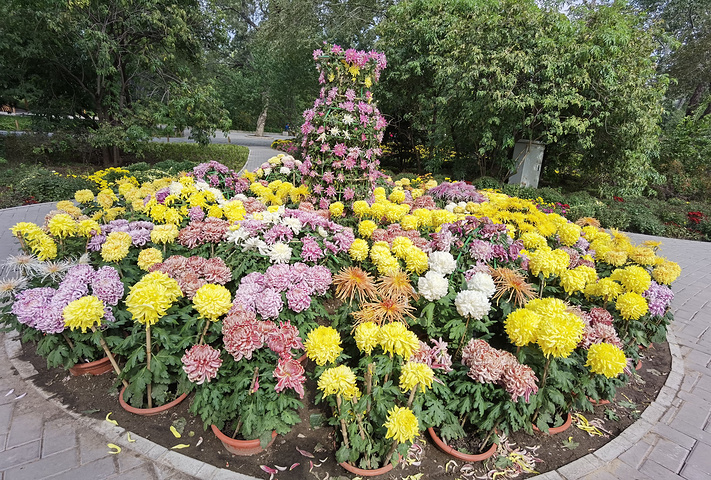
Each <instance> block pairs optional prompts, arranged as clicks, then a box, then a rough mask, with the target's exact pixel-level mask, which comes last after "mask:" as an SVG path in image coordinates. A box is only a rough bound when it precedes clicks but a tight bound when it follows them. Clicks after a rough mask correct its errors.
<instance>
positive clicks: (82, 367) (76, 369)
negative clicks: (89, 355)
mask: <svg viewBox="0 0 711 480" xmlns="http://www.w3.org/2000/svg"><path fill="white" fill-rule="evenodd" d="M106 365H108V367H106V369H105V370H103V371H101V372H100V373H94V372H90V371H89V370H91V369H94V368H98V367H102V366H106ZM113 368H114V367H113V365H111V360H109V357H102V358H100V359H98V360H94V361H93V362H86V363H75V364H74V366H72V367H69V373H71V374H72V375H74V376H75V377H79V376H81V375H101V374H102V373H106V372H110V371H111V370H113Z"/></svg>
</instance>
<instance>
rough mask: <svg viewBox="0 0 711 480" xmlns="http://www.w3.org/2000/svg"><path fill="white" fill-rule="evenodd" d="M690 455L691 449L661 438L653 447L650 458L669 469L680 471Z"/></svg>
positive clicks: (675, 471)
mask: <svg viewBox="0 0 711 480" xmlns="http://www.w3.org/2000/svg"><path fill="white" fill-rule="evenodd" d="M688 456H689V450H687V449H685V448H683V447H681V446H679V445H677V444H676V443H674V442H672V441H669V440H667V439H665V438H661V439H659V441H658V442H657V444H656V445H655V446H654V448H653V449H652V453H651V454H650V458H652V459H654V461H655V462H657V463H658V464H659V465H661V466H663V467H665V468H667V469H668V470H670V471H672V472H674V473H679V471H681V467H682V465H683V464H684V461H686V457H688Z"/></svg>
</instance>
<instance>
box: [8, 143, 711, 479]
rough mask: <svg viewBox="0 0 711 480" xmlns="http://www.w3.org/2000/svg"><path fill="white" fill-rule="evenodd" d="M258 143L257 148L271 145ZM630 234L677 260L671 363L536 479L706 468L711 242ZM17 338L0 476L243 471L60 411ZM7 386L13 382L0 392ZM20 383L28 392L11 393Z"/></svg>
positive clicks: (12, 219)
mask: <svg viewBox="0 0 711 480" xmlns="http://www.w3.org/2000/svg"><path fill="white" fill-rule="evenodd" d="M252 148H254V147H252ZM256 148H259V147H256ZM263 148H264V150H263V151H262V152H261V155H269V156H271V155H272V154H273V151H271V152H270V151H268V150H269V149H268V147H263ZM266 158H269V157H268V156H267V157H265V158H264V159H259V160H258V162H260V163H261V162H262V161H264V160H266ZM51 209H52V204H41V205H32V206H28V207H18V208H12V209H6V210H0V258H5V257H6V256H7V255H8V254H10V253H12V252H14V251H15V249H16V248H17V243H16V240H15V239H14V238H13V237H12V236H11V235H10V233H9V231H8V229H9V228H10V227H11V226H12V225H14V224H15V223H16V222H18V221H33V222H36V223H42V219H43V218H44V215H45V214H46V213H47V212H48V211H49V210H51ZM630 236H631V237H632V239H633V240H634V241H635V242H637V243H641V242H642V241H644V240H660V241H662V246H661V254H662V255H664V256H666V257H667V258H669V259H671V260H674V261H676V262H678V263H679V264H680V265H681V267H682V269H683V272H682V276H681V277H680V278H679V280H677V282H676V283H675V284H674V292H675V298H674V302H673V303H672V310H673V311H674V313H675V321H674V323H673V324H672V326H671V328H670V333H669V343H670V348H671V352H672V371H671V373H670V375H669V377H668V379H667V382H666V384H665V386H664V387H663V388H662V390H661V392H660V394H659V396H658V397H657V399H656V401H655V402H654V403H653V404H652V405H651V406H650V407H649V408H647V410H645V411H644V413H643V414H642V416H641V418H640V419H639V420H638V421H637V422H635V423H634V424H633V425H631V426H630V427H629V428H628V429H627V430H625V431H624V432H623V433H622V434H621V435H620V436H619V437H617V438H616V439H614V440H613V441H611V442H610V443H609V444H607V445H606V446H604V447H603V448H601V449H599V450H597V451H596V452H594V453H592V454H590V455H587V456H585V457H583V458H581V459H579V460H577V461H575V462H573V463H570V464H568V465H566V466H564V467H561V468H559V469H558V470H557V471H552V472H548V473H546V474H543V475H539V476H538V477H536V478H539V479H541V480H561V479H564V480H573V479H585V480H615V479H617V480H633V479H652V480H657V479H659V480H667V479H684V480H697V479H704V478H710V477H711V423H710V422H709V417H710V415H711V331H710V329H711V308H710V307H709V302H710V301H711V295H709V293H708V292H709V291H710V290H711V289H710V288H709V287H711V243H704V242H691V241H686V240H676V239H666V238H656V237H649V236H644V235H637V234H631V235H630ZM18 348H19V344H18V343H17V342H16V341H13V339H12V338H10V337H6V338H5V342H4V348H3V343H1V342H0V472H2V475H3V476H2V479H3V480H13V479H22V478H31V479H43V478H52V479H59V478H67V479H70V478H71V479H79V480H83V479H95V478H131V479H134V478H135V479H143V478H146V479H161V478H171V479H177V480H182V479H189V478H201V479H222V478H225V479H227V478H235V479H241V480H245V479H249V478H251V477H247V476H244V475H240V474H238V473H234V472H229V471H227V470H224V469H217V468H215V467H213V466H211V465H208V464H204V463H202V462H199V461H196V460H192V459H190V458H189V457H186V456H184V455H181V454H179V453H177V452H172V451H167V450H166V449H165V448H163V447H160V446H158V445H155V444H153V443H152V442H150V441H148V440H145V439H141V438H139V440H138V441H137V442H136V443H135V444H128V443H126V442H125V440H122V438H125V435H122V434H123V429H119V428H115V427H111V426H110V425H108V424H106V422H99V421H96V420H91V419H87V418H82V417H81V416H77V415H75V414H72V413H70V412H68V411H67V410H66V409H64V408H63V407H62V406H61V405H60V404H59V403H58V402H56V400H54V399H51V398H46V394H44V393H43V392H42V391H41V390H38V389H37V388H36V387H35V386H34V385H32V383H31V382H30V381H28V378H29V377H30V376H31V375H32V373H33V372H32V367H31V366H28V365H27V364H24V362H21V361H19V360H18V359H17V358H15V357H16V355H17V352H18ZM643 368H644V367H643ZM11 389H14V392H13V393H12V394H10V395H8V396H4V395H5V393H6V392H8V391H10V390H11ZM23 393H27V395H26V396H24V397H22V398H17V397H18V396H20V395H22V394H23ZM122 441H123V442H124V443H121V442H122ZM107 442H112V443H117V444H119V445H121V446H122V447H124V451H123V452H122V453H121V454H120V455H116V456H114V455H110V454H109V453H108V448H107V447H106V443H107Z"/></svg>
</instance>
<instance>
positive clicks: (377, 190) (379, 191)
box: [373, 187, 385, 197]
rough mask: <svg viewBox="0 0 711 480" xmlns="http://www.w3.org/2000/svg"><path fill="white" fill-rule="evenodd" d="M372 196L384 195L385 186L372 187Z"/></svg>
mask: <svg viewBox="0 0 711 480" xmlns="http://www.w3.org/2000/svg"><path fill="white" fill-rule="evenodd" d="M373 196H374V197H384V196H385V188H384V187H376V188H374V189H373Z"/></svg>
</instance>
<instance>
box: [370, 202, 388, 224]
mask: <svg viewBox="0 0 711 480" xmlns="http://www.w3.org/2000/svg"><path fill="white" fill-rule="evenodd" d="M377 200H378V198H377V197H376V202H375V203H374V204H372V205H371V206H370V218H373V219H375V220H378V221H379V220H380V219H382V218H383V217H384V216H385V212H386V210H387V206H386V205H385V204H384V203H383V202H386V201H387V200H385V199H384V198H383V199H381V201H377Z"/></svg>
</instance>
